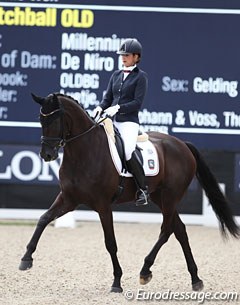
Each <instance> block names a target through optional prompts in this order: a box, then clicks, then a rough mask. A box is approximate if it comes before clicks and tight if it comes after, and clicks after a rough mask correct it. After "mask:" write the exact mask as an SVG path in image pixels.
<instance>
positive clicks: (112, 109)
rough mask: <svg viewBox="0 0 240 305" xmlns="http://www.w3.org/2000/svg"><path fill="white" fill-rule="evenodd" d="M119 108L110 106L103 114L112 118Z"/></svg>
mask: <svg viewBox="0 0 240 305" xmlns="http://www.w3.org/2000/svg"><path fill="white" fill-rule="evenodd" d="M119 108H120V106H119V105H115V106H111V107H109V108H107V109H106V110H105V111H104V113H106V115H108V116H110V117H113V116H114V115H115V114H116V113H117V112H118V110H119Z"/></svg>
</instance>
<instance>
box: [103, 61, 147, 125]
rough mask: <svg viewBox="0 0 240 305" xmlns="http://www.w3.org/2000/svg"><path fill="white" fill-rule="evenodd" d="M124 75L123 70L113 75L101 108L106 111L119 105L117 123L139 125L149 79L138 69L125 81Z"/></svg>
mask: <svg viewBox="0 0 240 305" xmlns="http://www.w3.org/2000/svg"><path fill="white" fill-rule="evenodd" d="M123 74H124V73H123V71H122V70H117V71H115V72H114V73H113V74H112V76H111V78H110V80H109V83H108V87H107V90H106V93H105V94H104V97H103V100H102V102H101V103H100V105H99V106H100V107H101V108H102V109H103V110H105V109H107V108H108V107H110V106H115V105H117V104H118V105H119V106H120V108H119V110H118V112H117V114H116V116H115V119H116V121H117V122H135V123H139V118H138V112H139V110H140V108H141V106H142V104H143V101H144V97H145V95H146V92H147V87H148V77H147V74H146V73H145V72H144V71H142V70H140V69H139V68H138V67H136V68H134V69H133V70H132V72H130V73H129V75H128V76H127V77H126V78H125V80H123Z"/></svg>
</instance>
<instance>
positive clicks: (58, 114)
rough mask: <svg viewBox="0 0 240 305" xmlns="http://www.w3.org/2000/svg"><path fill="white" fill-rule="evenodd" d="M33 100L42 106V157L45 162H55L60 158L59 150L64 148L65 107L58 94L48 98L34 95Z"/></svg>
mask: <svg viewBox="0 0 240 305" xmlns="http://www.w3.org/2000/svg"><path fill="white" fill-rule="evenodd" d="M32 98H33V100H34V101H35V102H37V103H38V104H40V105H41V109H40V123H41V125H42V137H41V145H42V148H41V152H40V156H41V157H42V158H43V159H44V160H45V161H53V160H55V159H57V158H58V151H59V148H60V147H62V146H64V134H63V106H62V104H61V103H60V102H59V100H58V97H57V95H56V94H50V95H48V96H47V97H39V96H36V95H34V94H32Z"/></svg>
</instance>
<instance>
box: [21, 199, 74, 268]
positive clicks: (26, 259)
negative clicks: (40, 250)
mask: <svg viewBox="0 0 240 305" xmlns="http://www.w3.org/2000/svg"><path fill="white" fill-rule="evenodd" d="M70 210H72V209H70V207H68V206H66V205H64V202H63V198H62V193H59V195H58V196H57V198H56V200H55V201H54V203H53V204H52V206H51V207H50V208H49V209H48V210H47V211H46V212H45V213H44V214H43V215H42V216H41V217H40V219H39V221H38V223H37V226H36V229H35V231H34V233H33V236H32V238H31V240H30V242H29V243H28V245H27V251H26V253H25V254H24V256H23V257H22V260H21V263H20V266H19V269H20V270H27V269H30V268H31V267H32V262H33V258H32V254H33V252H34V251H35V250H36V247H37V244H38V241H39V239H40V237H41V235H42V233H43V231H44V229H45V228H46V226H47V225H48V224H49V223H50V222H51V221H52V220H54V219H56V218H58V217H60V216H62V215H64V214H66V213H67V212H69V211H70Z"/></svg>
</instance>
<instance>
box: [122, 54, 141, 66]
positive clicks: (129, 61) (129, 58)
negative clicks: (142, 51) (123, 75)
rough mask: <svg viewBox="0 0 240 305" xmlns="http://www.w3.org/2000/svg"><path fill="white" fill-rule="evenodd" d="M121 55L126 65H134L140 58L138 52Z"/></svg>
mask: <svg viewBox="0 0 240 305" xmlns="http://www.w3.org/2000/svg"><path fill="white" fill-rule="evenodd" d="M121 57H122V63H123V65H124V66H125V67H131V66H134V65H135V64H136V62H137V60H138V55H137V54H126V55H121Z"/></svg>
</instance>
